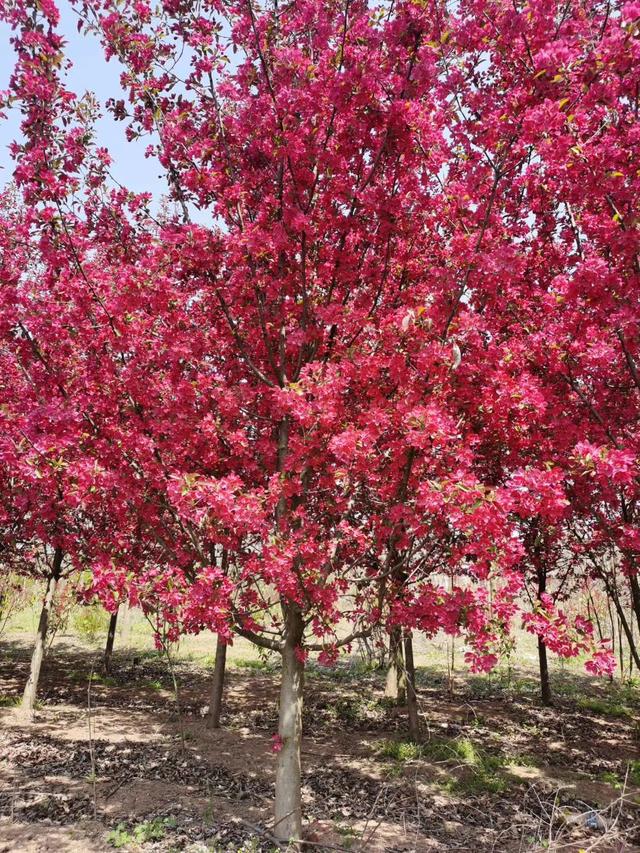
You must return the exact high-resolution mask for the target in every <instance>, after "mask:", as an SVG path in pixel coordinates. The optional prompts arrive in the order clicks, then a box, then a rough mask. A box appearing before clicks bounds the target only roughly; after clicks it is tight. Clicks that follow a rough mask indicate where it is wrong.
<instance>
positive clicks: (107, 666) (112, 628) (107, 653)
mask: <svg viewBox="0 0 640 853" xmlns="http://www.w3.org/2000/svg"><path fill="white" fill-rule="evenodd" d="M117 625H118V610H117V609H116V610H114V611H113V613H112V614H111V618H110V619H109V630H108V631H107V645H106V646H105V649H104V671H105V672H106V673H109V672H111V658H112V657H113V643H114V640H115V638H116V627H117Z"/></svg>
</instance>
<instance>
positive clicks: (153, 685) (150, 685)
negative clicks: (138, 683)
mask: <svg viewBox="0 0 640 853" xmlns="http://www.w3.org/2000/svg"><path fill="white" fill-rule="evenodd" d="M142 686H143V687H146V688H147V690H162V682H161V681H160V679H158V678H149V679H148V680H147V681H145V682H143V684H142Z"/></svg>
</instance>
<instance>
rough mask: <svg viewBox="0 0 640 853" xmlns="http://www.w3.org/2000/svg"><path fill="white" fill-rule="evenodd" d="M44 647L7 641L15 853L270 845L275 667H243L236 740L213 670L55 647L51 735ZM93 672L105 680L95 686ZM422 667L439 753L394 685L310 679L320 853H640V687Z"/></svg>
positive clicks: (3, 692)
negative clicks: (36, 701) (108, 658)
mask: <svg viewBox="0 0 640 853" xmlns="http://www.w3.org/2000/svg"><path fill="white" fill-rule="evenodd" d="M28 652H29V650H28V646H27V645H26V644H25V643H22V642H17V641H14V642H10V643H8V642H5V643H4V644H3V645H2V646H0V698H1V701H0V704H1V705H2V706H3V707H1V708H0V853H8V852H9V851H21V853H36V851H37V853H40V852H41V851H48V852H49V851H50V853H87V851H113V850H114V849H123V850H144V851H151V850H155V851H167V853H168V851H178V850H180V851H183V850H185V851H190V853H206V851H211V850H215V851H247V852H248V851H255V853H258V851H271V850H274V849H277V848H276V845H275V844H274V842H273V840H272V838H271V836H270V831H269V829H270V823H269V822H270V809H271V801H272V797H273V778H274V769H275V755H274V753H273V752H272V748H271V747H272V735H273V734H274V733H275V731H276V729H277V681H278V674H277V671H273V670H272V668H271V667H269V666H264V667H260V666H255V667H251V668H248V667H247V668H242V667H235V668H232V669H231V670H230V671H229V673H228V681H227V684H228V688H227V696H226V702H225V708H224V713H223V719H222V724H223V727H222V728H221V729H219V730H215V731H212V730H208V729H207V728H206V726H205V722H204V719H203V713H204V709H205V707H206V705H207V691H208V679H209V674H210V670H208V669H207V668H205V667H203V666H201V665H199V664H197V663H194V662H188V661H182V662H178V663H177V664H176V665H175V668H174V672H175V675H176V678H177V682H178V686H179V708H180V711H179V712H178V705H177V704H176V699H175V695H174V692H173V689H172V679H171V676H170V673H169V672H168V669H167V666H166V664H165V662H164V661H163V660H162V659H160V658H159V657H157V656H154V655H139V656H138V657H136V658H133V657H129V656H126V655H121V656H116V658H115V661H114V666H113V672H112V675H111V676H110V677H105V676H104V675H102V674H101V673H100V671H99V668H97V666H96V656H95V655H94V654H90V653H88V652H87V651H83V650H81V649H79V648H76V647H73V646H72V645H70V646H69V647H62V646H61V645H60V644H57V646H56V648H55V654H52V655H50V657H49V658H48V660H47V661H46V663H45V669H44V672H43V677H42V683H41V691H40V696H41V700H42V702H41V705H40V707H39V709H38V711H37V714H36V718H35V721H34V722H28V723H25V722H24V721H21V720H20V719H19V718H18V717H17V716H16V711H15V707H14V706H15V701H16V699H17V698H18V697H19V695H20V693H21V689H22V685H23V684H24V681H25V679H26V674H27V670H28ZM92 672H93V677H91V675H92ZM557 686H558V687H560V686H561V687H562V690H561V691H560V693H559V695H558V697H557V699H556V702H555V705H554V707H553V708H542V707H541V706H540V705H539V703H538V700H537V696H536V694H535V692H534V691H535V681H534V680H533V679H531V678H530V677H528V676H526V674H525V676H523V675H522V674H518V676H517V677H516V676H513V677H512V678H510V679H509V680H508V681H505V680H504V679H496V678H494V679H487V678H485V679H472V678H462V677H460V678H459V679H458V683H457V685H456V688H455V691H454V693H453V695H451V693H450V691H449V689H448V683H447V682H446V679H444V678H442V677H441V676H439V675H438V674H437V673H436V674H434V673H433V672H432V671H431V670H427V669H424V670H423V671H421V672H420V680H419V689H420V702H421V712H422V726H423V741H422V743H421V744H419V745H417V746H416V745H414V744H410V743H409V742H408V741H407V738H406V735H405V734H404V732H405V719H404V709H402V708H398V707H396V706H395V705H394V704H393V703H391V702H390V701H389V700H386V699H385V698H384V695H383V689H382V688H383V677H382V674H379V673H363V672H362V671H361V670H359V669H357V668H354V667H352V666H351V667H350V666H349V665H344V666H342V667H341V668H338V669H337V670H336V671H334V672H329V671H324V670H321V669H311V670H310V672H309V674H308V678H307V701H306V708H305V741H304V754H303V759H304V804H305V821H306V824H305V825H306V830H305V832H306V836H307V839H308V845H307V848H308V849H309V850H314V851H315V850H318V851H321V850H345V851H346V850H354V851H355V850H362V851H371V853H377V851H388V852H389V853H400V851H473V853H485V851H487V853H488V851H498V853H499V851H507V853H515V851H534V850H548V849H554V850H563V851H576V853H577V851H580V850H588V851H592V850H598V851H621V850H639V851H640V787H639V786H640V761H639V760H638V759H640V749H639V743H640V741H639V738H640V714H639V713H638V710H639V709H638V705H637V698H638V697H637V691H635V692H633V691H629V690H627V691H626V692H620V691H617V692H616V691H614V692H612V691H611V689H607V688H606V685H604V686H603V685H602V684H601V683H596V682H593V681H591V680H587V679H580V678H578V677H576V676H566V677H564V678H563V680H562V682H561V683H560V682H559V681H557Z"/></svg>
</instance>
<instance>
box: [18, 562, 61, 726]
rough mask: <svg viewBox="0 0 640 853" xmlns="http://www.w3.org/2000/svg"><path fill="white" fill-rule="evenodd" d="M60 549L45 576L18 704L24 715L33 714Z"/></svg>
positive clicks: (54, 590) (58, 567)
mask: <svg viewBox="0 0 640 853" xmlns="http://www.w3.org/2000/svg"><path fill="white" fill-rule="evenodd" d="M62 557H63V554H62V549H61V548H56V550H55V553H54V557H53V567H52V570H51V574H50V575H49V577H48V578H47V588H46V590H45V594H44V600H43V602H42V610H41V611H40V620H39V622H38V631H37V634H36V641H35V645H34V647H33V654H32V655H31V668H30V670H29V678H28V679H27V683H26V685H25V688H24V693H23V694H22V704H21V706H20V708H21V711H22V713H24V714H26V715H31V714H33V709H34V707H35V704H36V697H37V695H38V682H39V681H40V669H41V667H42V658H43V657H44V652H45V646H46V642H47V628H48V627H49V616H50V614H51V608H52V606H53V600H54V596H55V592H56V587H57V585H58V580H59V578H60V570H61V568H62Z"/></svg>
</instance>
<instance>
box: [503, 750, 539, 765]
mask: <svg viewBox="0 0 640 853" xmlns="http://www.w3.org/2000/svg"><path fill="white" fill-rule="evenodd" d="M504 763H505V764H515V765H517V766H518V767H539V766H540V765H541V764H542V762H541V761H540V758H539V757H538V756H537V755H532V754H531V753H530V752H525V753H520V752H514V753H511V754H509V755H505V757H504Z"/></svg>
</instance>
